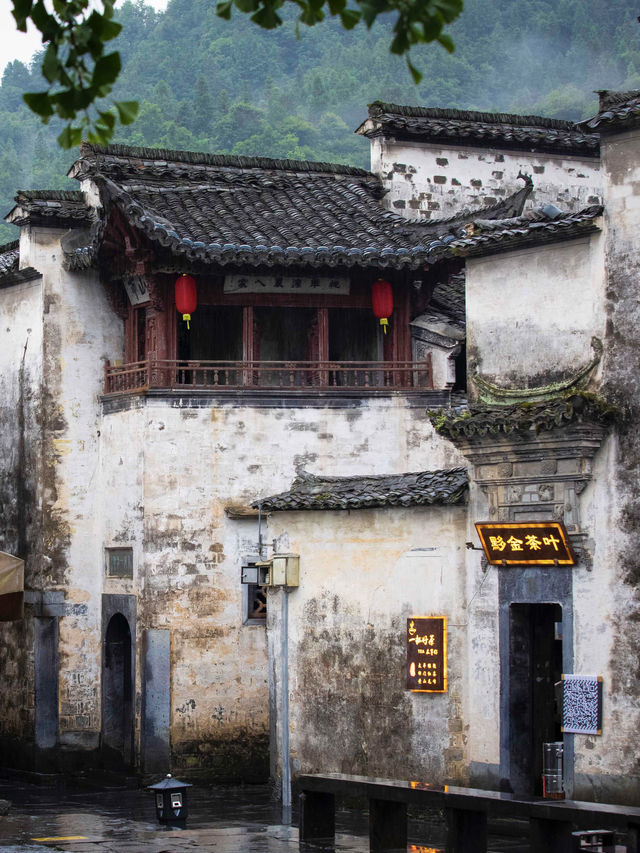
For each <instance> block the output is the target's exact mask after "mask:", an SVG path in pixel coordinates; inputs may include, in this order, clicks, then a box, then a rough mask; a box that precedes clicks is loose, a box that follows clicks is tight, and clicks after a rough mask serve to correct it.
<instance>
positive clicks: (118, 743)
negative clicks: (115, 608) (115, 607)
mask: <svg viewBox="0 0 640 853" xmlns="http://www.w3.org/2000/svg"><path fill="white" fill-rule="evenodd" d="M102 755H103V758H104V761H105V763H107V764H109V765H111V766H118V765H119V766H123V765H124V766H131V764H132V763H133V667H132V665H131V631H130V630H129V623H128V622H127V620H126V618H125V617H124V616H123V615H122V613H116V614H114V615H113V616H112V617H111V619H110V620H109V623H108V625H107V630H106V634H105V639H104V648H103V656H102Z"/></svg>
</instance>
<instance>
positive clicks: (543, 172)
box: [371, 137, 602, 220]
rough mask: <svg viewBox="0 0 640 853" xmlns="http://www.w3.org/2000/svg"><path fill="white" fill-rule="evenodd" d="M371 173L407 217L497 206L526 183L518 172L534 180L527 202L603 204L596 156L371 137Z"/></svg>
mask: <svg viewBox="0 0 640 853" xmlns="http://www.w3.org/2000/svg"><path fill="white" fill-rule="evenodd" d="M371 171H372V172H374V173H375V174H376V175H379V176H380V178H381V179H382V181H383V183H384V185H385V187H386V188H387V189H388V190H389V192H388V194H387V195H386V196H385V197H384V199H383V202H382V203H383V204H384V205H385V207H388V208H389V209H390V210H393V211H395V212H396V213H401V214H402V215H403V216H406V217H408V218H409V219H421V220H426V219H446V218H447V217H448V216H452V215H453V214H454V213H457V212H459V211H461V210H471V211H473V210H477V209H478V208H481V207H486V206H488V205H492V204H495V203H496V202H499V201H501V200H502V199H503V198H505V197H506V196H508V195H511V193H513V192H515V191H516V190H518V189H520V188H521V187H522V186H523V183H522V181H519V180H518V174H519V173H520V172H523V173H525V174H528V175H531V177H532V178H533V184H534V191H533V193H532V195H531V196H530V197H529V200H528V205H533V206H540V205H543V204H546V203H547V202H551V203H552V204H555V205H557V206H558V207H559V208H560V209H561V210H580V209H581V208H583V207H587V206H588V205H590V204H598V203H600V201H601V193H602V190H601V183H602V182H601V177H600V174H599V161H598V159H597V158H595V157H584V158H582V157H567V156H562V155H558V154H547V153H540V154H533V153H530V152H527V151H506V150H504V149H497V148H473V147H471V146H470V147H464V148H461V147H456V146H444V145H437V144H427V143H419V142H415V143H409V142H401V141H397V142H396V141H394V140H391V139H384V138H382V137H376V138H374V139H372V141H371Z"/></svg>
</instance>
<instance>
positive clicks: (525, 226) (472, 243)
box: [434, 205, 603, 257]
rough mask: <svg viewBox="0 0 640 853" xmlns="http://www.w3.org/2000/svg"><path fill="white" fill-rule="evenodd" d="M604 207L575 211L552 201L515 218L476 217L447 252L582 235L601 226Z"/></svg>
mask: <svg viewBox="0 0 640 853" xmlns="http://www.w3.org/2000/svg"><path fill="white" fill-rule="evenodd" d="M545 211H546V212H545ZM602 211H603V208H602V206H601V205H591V206H590V207H585V208H584V209H583V210H579V211H577V212H576V213H563V212H562V211H560V210H557V208H553V206H551V205H549V206H545V207H544V208H540V209H538V210H532V211H528V212H527V213H525V214H524V215H523V216H517V217H514V218H512V219H501V220H486V219H480V218H477V219H473V220H472V221H471V222H469V223H468V224H467V225H466V226H465V228H464V229H462V231H461V233H460V236H458V237H456V238H455V239H454V240H452V241H451V242H450V243H449V244H448V246H447V247H446V252H447V253H448V254H458V255H462V256H465V257H467V256H472V255H487V254H492V253H494V252H502V251H506V250H508V249H514V248H516V247H518V248H519V247H523V246H529V245H537V244H540V243H552V242H557V241H560V240H568V239H572V238H574V237H580V236H582V235H583V234H588V233H591V232H593V231H597V230H598V227H597V225H596V219H597V218H598V217H599V216H600V215H601V214H602ZM434 251H435V249H434Z"/></svg>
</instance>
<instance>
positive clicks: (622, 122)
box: [580, 89, 640, 133]
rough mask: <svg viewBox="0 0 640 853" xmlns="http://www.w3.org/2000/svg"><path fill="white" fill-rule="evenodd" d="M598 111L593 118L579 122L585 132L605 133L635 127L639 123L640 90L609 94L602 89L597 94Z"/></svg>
mask: <svg viewBox="0 0 640 853" xmlns="http://www.w3.org/2000/svg"><path fill="white" fill-rule="evenodd" d="M598 95H599V96H600V109H599V111H598V114H597V115H595V116H593V118H590V119H586V120H585V121H582V122H580V127H581V128H584V130H585V131H589V130H596V129H597V130H598V131H599V132H600V133H606V132H608V131H612V130H625V129H626V128H628V127H632V126H637V125H638V123H639V122H640V89H634V90H633V91H631V92H610V91H608V90H605V89H603V90H602V91H600V92H598Z"/></svg>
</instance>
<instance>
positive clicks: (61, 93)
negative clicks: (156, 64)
mask: <svg viewBox="0 0 640 853" xmlns="http://www.w3.org/2000/svg"><path fill="white" fill-rule="evenodd" d="M12 2H13V9H12V13H13V16H14V18H15V20H16V24H17V27H18V29H19V30H20V31H22V32H26V30H27V24H28V22H29V21H31V22H32V23H33V25H34V26H35V27H36V29H37V30H38V31H39V32H40V33H41V35H42V44H43V46H44V48H45V51H44V54H43V57H42V61H41V70H42V74H43V76H44V79H45V80H46V82H47V83H48V87H47V88H46V89H45V90H43V91H40V92H26V93H25V94H24V95H23V97H24V100H25V103H26V104H27V106H28V107H29V109H31V110H32V111H33V112H34V113H35V114H36V115H38V116H40V118H41V119H42V121H43V122H44V123H45V124H46V123H47V122H48V121H49V119H51V118H52V117H53V116H57V117H58V118H60V119H62V120H63V121H66V122H67V123H66V125H65V127H64V129H63V131H62V133H61V134H60V135H59V136H58V143H59V144H60V145H61V146H62V147H63V148H72V147H73V146H75V145H78V144H79V143H80V142H81V141H82V140H83V139H87V140H88V141H89V142H95V143H98V144H101V145H106V144H107V143H108V142H109V141H110V140H111V138H112V137H113V133H114V130H115V128H116V126H117V124H118V122H119V123H120V124H123V125H127V124H131V122H133V121H134V120H135V118H136V115H137V112H138V104H137V103H136V102H135V101H115V100H112V101H109V95H110V93H111V91H112V89H113V85H114V84H115V82H116V80H117V79H118V75H119V74H120V70H121V67H122V62H121V59H120V54H119V53H118V52H117V51H110V50H109V46H110V45H109V43H110V42H111V41H112V40H113V39H114V38H115V37H116V36H117V35H118V33H119V32H120V31H121V29H122V26H121V24H119V23H118V22H117V21H115V20H114V5H115V0H99V3H100V4H101V6H102V11H99V9H98V8H97V7H96V4H95V3H91V2H90V0H48V2H47V3H46V4H45V0H12ZM347 2H348V0H218V2H217V6H216V11H217V14H218V15H219V16H220V17H221V18H224V19H229V18H230V17H231V14H232V12H233V10H234V9H236V10H238V11H239V12H242V13H245V14H247V15H249V17H250V20H251V21H252V22H253V23H254V24H257V25H258V26H260V27H262V28H263V29H275V28H276V27H279V26H281V24H282V23H283V19H282V17H281V15H280V13H279V12H280V10H282V8H283V7H284V6H285V3H286V4H288V5H289V6H290V5H291V4H293V5H294V6H296V7H297V8H298V10H299V14H298V19H297V20H298V25H299V24H304V25H307V26H314V25H316V24H318V23H320V22H321V21H323V20H324V19H325V18H326V17H327V15H329V16H333V17H338V18H339V19H340V22H341V23H342V26H343V27H344V28H345V29H347V30H350V29H353V28H354V27H355V26H357V25H358V24H360V23H363V24H364V25H366V26H367V27H368V28H371V27H372V26H373V24H374V22H375V21H376V19H377V18H378V16H379V15H383V14H387V13H395V15H396V18H395V23H394V26H393V39H392V41H391V44H390V47H389V49H390V51H391V53H394V54H397V55H404V56H406V59H407V66H408V68H409V71H410V73H411V75H412V77H413V79H414V81H415V82H416V83H418V82H419V81H420V80H421V78H422V75H421V74H420V71H419V70H418V69H417V68H416V67H415V66H414V65H413V64H412V62H411V60H410V59H409V53H410V50H411V48H412V47H414V46H416V45H419V44H426V43H429V42H437V43H439V44H440V45H442V47H444V48H445V49H446V50H447V51H449V52H451V51H453V42H452V40H451V37H450V36H449V35H448V34H447V33H446V32H445V28H446V26H447V25H448V24H451V23H452V22H453V21H455V19H456V18H457V17H458V15H460V13H461V12H462V6H463V0H351V2H350V5H347Z"/></svg>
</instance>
